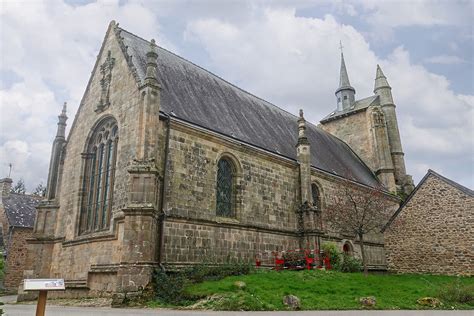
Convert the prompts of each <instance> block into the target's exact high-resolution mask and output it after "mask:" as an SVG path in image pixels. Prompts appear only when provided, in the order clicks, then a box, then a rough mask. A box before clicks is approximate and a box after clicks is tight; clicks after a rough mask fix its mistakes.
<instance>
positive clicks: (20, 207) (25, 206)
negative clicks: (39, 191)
mask: <svg viewBox="0 0 474 316" xmlns="http://www.w3.org/2000/svg"><path fill="white" fill-rule="evenodd" d="M39 201H40V197H37V196H33V195H27V194H17V193H10V194H9V195H8V196H6V197H5V196H4V197H3V198H2V202H3V207H4V208H5V213H6V215H7V219H8V224H9V226H13V227H28V228H32V227H33V226H34V224H35V217H36V206H37V205H38V203H39Z"/></svg>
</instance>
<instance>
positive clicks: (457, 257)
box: [384, 170, 474, 275]
mask: <svg viewBox="0 0 474 316" xmlns="http://www.w3.org/2000/svg"><path fill="white" fill-rule="evenodd" d="M384 236H385V251H386V254H387V262H388V269H389V270H390V271H393V272H399V273H432V274H461V275H474V191H472V190H470V189H468V188H466V187H464V186H462V185H460V184H458V183H456V182H454V181H451V180H449V179H447V178H445V177H443V176H441V175H440V174H438V173H436V172H434V171H433V170H428V173H427V174H426V175H425V177H424V178H423V179H422V180H421V181H420V183H419V184H418V185H417V186H416V188H415V190H414V191H413V192H412V194H411V195H410V196H409V197H408V199H407V200H406V201H405V202H404V203H403V205H402V206H401V207H400V208H399V209H398V211H397V212H396V213H395V214H394V215H393V217H392V218H391V220H390V221H389V222H388V224H387V225H386V226H385V228H384Z"/></svg>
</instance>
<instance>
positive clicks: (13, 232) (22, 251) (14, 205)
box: [0, 178, 39, 291]
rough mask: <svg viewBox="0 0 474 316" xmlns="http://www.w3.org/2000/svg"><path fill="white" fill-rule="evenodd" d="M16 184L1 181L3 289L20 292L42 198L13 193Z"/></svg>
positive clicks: (0, 225)
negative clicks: (38, 206)
mask: <svg viewBox="0 0 474 316" xmlns="http://www.w3.org/2000/svg"><path fill="white" fill-rule="evenodd" d="M11 184H12V180H11V179H10V178H4V179H1V180H0V186H1V193H0V240H1V241H2V244H1V245H0V246H1V247H2V252H3V257H4V260H5V271H4V272H5V276H4V279H3V286H4V287H5V289H6V290H8V291H16V290H17V289H18V285H20V283H21V281H22V280H23V271H24V270H25V269H27V268H28V267H27V266H26V261H27V260H26V259H27V242H26V240H27V239H28V238H31V236H32V234H33V226H34V223H35V217H36V206H37V205H38V202H39V197H37V196H33V195H27V194H17V193H11V192H10V190H11Z"/></svg>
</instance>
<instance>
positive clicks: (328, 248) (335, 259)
mask: <svg viewBox="0 0 474 316" xmlns="http://www.w3.org/2000/svg"><path fill="white" fill-rule="evenodd" d="M322 248H323V251H324V255H325V256H329V262H330V263H331V267H332V268H333V269H334V270H339V266H340V264H341V254H340V252H339V250H338V249H337V245H336V244H335V243H332V242H328V243H325V244H323V246H322Z"/></svg>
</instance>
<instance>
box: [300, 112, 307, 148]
mask: <svg viewBox="0 0 474 316" xmlns="http://www.w3.org/2000/svg"><path fill="white" fill-rule="evenodd" d="M300 144H309V142H308V138H307V137H306V120H305V119H304V117H303V110H302V109H300V117H299V118H298V144H297V145H300Z"/></svg>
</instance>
